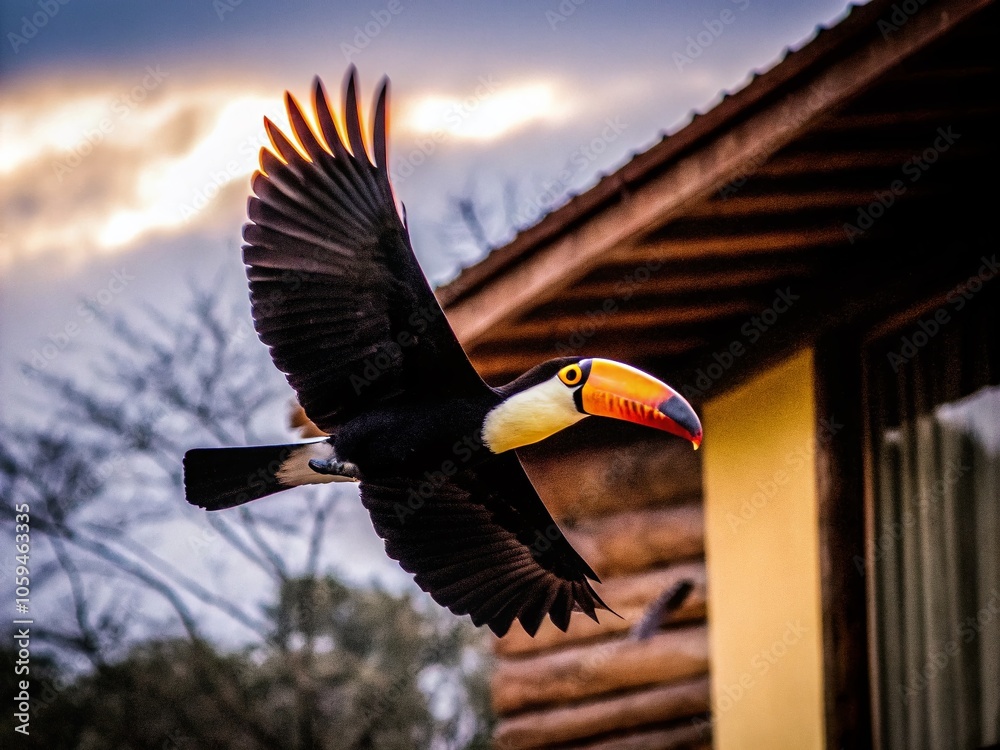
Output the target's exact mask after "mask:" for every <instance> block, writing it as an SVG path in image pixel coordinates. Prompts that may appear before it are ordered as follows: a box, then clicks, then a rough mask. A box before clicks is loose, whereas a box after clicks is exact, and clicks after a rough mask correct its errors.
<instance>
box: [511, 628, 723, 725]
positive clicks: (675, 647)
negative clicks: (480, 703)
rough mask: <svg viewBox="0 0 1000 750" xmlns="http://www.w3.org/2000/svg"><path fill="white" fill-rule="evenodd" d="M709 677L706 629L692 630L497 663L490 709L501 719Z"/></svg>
mask: <svg viewBox="0 0 1000 750" xmlns="http://www.w3.org/2000/svg"><path fill="white" fill-rule="evenodd" d="M707 673H708V629H707V627H706V626H705V625H692V626H688V627H682V628H676V629H674V630H669V631H666V632H663V633H658V634H656V635H654V636H653V637H652V638H649V639H648V640H644V641H632V640H628V639H615V640H609V641H604V642H601V643H597V644H593V645H588V646H577V647H573V648H566V649H561V650H559V651H554V652H551V653H547V654H542V655H540V656H536V657H532V658H527V659H516V660H509V659H500V660H498V663H497V667H496V669H495V670H494V673H493V680H492V686H493V687H492V690H493V708H494V709H495V710H496V712H497V714H499V715H501V716H504V715H507V714H512V713H515V712H519V711H525V710H528V709H531V708H538V707H541V706H557V705H560V704H566V703H571V702H573V701H579V700H584V699H587V698H595V697H597V696H599V695H602V694H605V693H612V692H617V691H620V690H630V689H635V688H640V687H643V686H646V685H657V684H661V683H664V682H675V681H678V680H684V679H688V678H691V677H698V676H700V675H704V674H707Z"/></svg>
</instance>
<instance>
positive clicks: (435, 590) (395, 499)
mask: <svg viewBox="0 0 1000 750" xmlns="http://www.w3.org/2000/svg"><path fill="white" fill-rule="evenodd" d="M442 477H443V475H442ZM361 501H362V502H363V503H364V506H365V508H367V509H368V512H369V513H370V514H371V517H372V523H373V524H374V526H375V531H376V532H377V533H378V535H379V536H380V537H382V538H383V539H384V540H385V549H386V552H387V553H388V555H389V557H391V558H393V559H394V560H398V561H399V564H400V565H401V566H402V567H403V569H404V570H406V571H407V572H409V573H413V574H414V580H416V582H417V585H419V586H420V588H422V589H423V590H424V591H426V592H428V593H429V594H430V595H431V596H432V597H433V598H434V600H435V601H437V602H438V603H439V604H441V605H442V606H445V607H447V608H448V609H450V610H451V611H452V612H454V613H455V614H457V615H466V614H467V615H470V616H471V617H472V621H473V623H475V624H476V625H477V626H478V625H483V624H486V625H489V627H490V629H491V630H492V631H493V632H494V633H496V634H497V635H498V636H502V635H503V634H504V633H506V632H507V630H508V629H509V628H510V626H511V623H513V621H514V620H515V618H516V619H518V620H520V621H521V625H522V626H524V629H525V630H526V631H527V632H528V633H530V634H531V635H534V634H535V632H536V631H537V630H538V627H539V625H540V624H541V622H542V620H543V619H544V617H545V615H546V614H548V615H549V616H550V617H551V618H552V622H553V623H555V625H556V627H558V628H560V629H561V630H566V628H567V627H568V626H569V618H570V613H571V612H573V611H574V610H578V611H582V612H585V613H586V614H587V615H589V616H590V617H592V618H593V619H594V620H597V616H596V614H595V610H596V609H608V607H607V606H606V605H605V604H604V602H602V601H601V599H600V597H599V596H598V595H597V593H596V592H595V591H594V590H593V588H591V586H590V582H589V581H588V580H587V579H588V578H590V579H593V580H595V581H596V580H598V578H597V575H596V574H595V573H594V571H593V570H591V569H590V566H588V565H587V563H586V562H585V561H584V560H583V558H582V557H580V555H579V554H578V553H577V552H576V550H574V549H573V547H572V546H570V543H569V542H568V541H567V540H566V538H565V537H564V536H563V534H562V531H560V529H559V527H558V526H557V525H556V522H555V521H554V520H553V519H552V516H551V515H549V512H548V511H547V510H546V509H545V506H544V505H543V504H542V501H541V499H540V498H539V497H538V493H537V492H536V491H535V488H534V487H533V486H532V484H531V481H530V480H529V479H528V475H527V474H525V473H524V468H523V467H522V466H521V462H520V460H518V458H517V455H516V454H515V453H514V452H513V451H510V452H508V453H504V454H501V455H499V456H497V457H496V458H492V459H490V460H489V461H488V462H487V463H485V464H483V465H482V466H478V467H476V468H475V469H469V470H466V471H462V472H459V473H458V474H456V475H454V476H452V477H451V478H449V479H447V480H444V479H442V481H440V482H438V483H435V484H432V483H431V482H430V481H426V479H425V480H424V481H422V480H420V479H389V480H383V479H378V480H372V481H367V480H366V481H363V482H362V483H361Z"/></svg>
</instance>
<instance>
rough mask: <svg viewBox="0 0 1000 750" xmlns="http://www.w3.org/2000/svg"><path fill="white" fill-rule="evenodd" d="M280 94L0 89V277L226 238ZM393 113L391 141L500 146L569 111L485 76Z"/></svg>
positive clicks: (129, 85) (149, 74) (238, 216)
mask: <svg viewBox="0 0 1000 750" xmlns="http://www.w3.org/2000/svg"><path fill="white" fill-rule="evenodd" d="M178 78H180V76H178ZM185 80H186V81H190V77H189V76H188V77H185ZM303 88H305V87H303ZM297 93H300V94H306V92H304V91H303V92H297ZM366 93H368V92H366ZM281 94H282V92H281V91H280V90H276V89H273V88H268V89H266V90H265V89H264V88H263V87H260V86H259V85H258V87H257V88H256V89H255V87H254V85H253V84H250V83H248V82H247V81H225V82H211V83H200V84H197V85H184V84H182V83H181V82H180V81H179V80H178V81H176V82H175V81H174V80H172V76H171V72H170V71H169V70H166V69H163V68H161V67H160V66H155V67H154V66H147V67H145V68H143V69H140V70H138V71H136V72H135V74H134V76H132V77H131V78H125V77H121V76H117V77H115V78H111V79H98V78H94V77H89V78H86V79H80V80H74V81H71V82H70V81H66V80H54V79H52V78H48V79H45V80H43V81H41V82H39V81H33V82H31V84H30V85H27V84H23V85H20V86H19V87H17V88H15V89H14V90H10V91H7V92H5V99H6V101H5V108H4V112H3V114H2V115H0V134H2V139H0V174H2V175H3V178H4V180H3V186H2V187H0V212H2V215H3V217H4V219H5V223H6V224H7V225H8V227H11V228H12V230H13V231H10V232H9V233H8V234H7V235H6V236H5V237H4V242H3V244H2V245H0V268H2V267H5V266H9V265H10V264H13V263H16V262H18V261H19V260H28V259H37V258H39V257H44V256H52V257H53V258H55V259H57V260H58V263H59V265H60V267H63V268H72V267H75V266H77V265H78V264H80V263H84V262H86V261H87V259H88V258H92V257H94V256H95V255H104V254H110V253H120V252H124V251H128V250H130V249H132V248H134V247H137V246H139V245H140V244H141V243H142V242H143V241H147V240H149V239H152V238H155V237H159V236H170V235H178V234H184V233H196V232H197V233H205V232H212V231H217V232H220V233H232V232H233V231H234V230H235V229H236V228H238V227H239V226H240V224H241V223H242V221H243V218H244V217H243V211H244V207H245V198H246V195H247V193H248V191H249V179H248V178H249V176H250V175H251V174H252V172H253V171H254V170H255V169H256V168H257V166H258V152H259V150H260V148H261V147H262V146H267V145H268V139H267V136H266V135H265V132H264V128H263V124H262V122H263V117H264V116H265V115H266V116H268V117H270V118H271V119H272V120H273V121H274V122H275V123H276V124H278V126H279V127H282V128H283V129H285V130H286V131H287V117H286V116H285V113H284V111H283V104H282V98H281ZM368 95H370V93H368ZM302 98H303V99H305V98H307V97H306V96H303V97H302ZM392 107H393V109H394V110H395V111H398V112H399V113H400V116H399V117H398V118H396V119H395V120H393V138H394V140H396V141H397V142H399V141H402V142H404V143H405V142H409V141H411V140H415V139H417V138H419V137H421V136H425V135H426V134H428V133H435V134H436V135H435V137H438V136H440V137H441V138H442V139H445V138H446V139H451V140H454V141H456V142H460V141H463V140H472V141H488V140H498V139H503V138H510V137H513V136H515V135H517V134H518V133H520V132H521V131H523V130H524V128H525V127H527V126H528V125H530V124H532V123H536V124H537V123H546V124H548V125H551V126H555V125H558V124H559V123H560V122H564V121H566V119H567V118H568V117H569V116H570V115H571V114H572V113H574V112H576V111H578V110H579V109H580V106H579V98H577V97H574V96H572V95H571V92H570V91H569V90H568V89H567V88H566V87H565V86H560V85H558V84H556V83H555V82H551V81H538V80H535V81H516V80H511V81H502V82H501V81H497V80H495V79H494V78H492V77H483V78H481V79H480V80H478V81H476V82H475V85H474V86H473V87H472V88H470V89H469V90H468V91H454V92H451V91H448V92H445V93H431V92H427V91H426V90H424V91H412V92H409V95H408V96H407V97H405V98H402V99H401V100H400V101H394V102H393V104H392Z"/></svg>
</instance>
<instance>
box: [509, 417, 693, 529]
mask: <svg viewBox="0 0 1000 750" xmlns="http://www.w3.org/2000/svg"><path fill="white" fill-rule="evenodd" d="M552 447H553V448H556V447H558V448H563V447H565V444H562V445H558V446H557V445H553V446H552ZM520 454H521V455H522V457H523V459H524V465H525V469H526V470H527V472H528V476H529V477H531V482H532V484H534V485H535V488H536V489H537V490H538V494H539V495H540V496H541V498H542V500H544V501H545V507H547V508H548V509H549V512H550V513H552V515H553V517H554V518H555V519H556V520H559V521H562V520H565V519H581V518H588V517H595V516H607V515H609V514H613V513H617V512H620V511H622V510H631V509H639V508H647V507H652V506H658V505H670V504H676V503H678V502H682V501H689V500H692V499H698V498H700V497H701V454H700V453H698V452H696V451H693V450H691V445H690V444H689V443H688V442H686V441H684V440H676V439H672V438H670V437H667V438H664V436H662V435H657V436H656V438H654V439H644V440H642V441H639V442H635V443H629V444H627V445H622V446H615V447H610V446H604V447H600V448H584V449H581V450H573V451H558V452H557V451H554V450H546V449H545V448H542V449H540V450H535V451H521V452H520Z"/></svg>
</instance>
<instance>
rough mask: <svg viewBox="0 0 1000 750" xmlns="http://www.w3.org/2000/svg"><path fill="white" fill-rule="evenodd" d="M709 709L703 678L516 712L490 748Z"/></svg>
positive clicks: (564, 738)
mask: <svg viewBox="0 0 1000 750" xmlns="http://www.w3.org/2000/svg"><path fill="white" fill-rule="evenodd" d="M708 710H709V696H708V676H707V675H706V676H703V677H696V678H694V679H691V680H684V681H682V682H675V683H672V684H668V685H658V686H656V687H652V688H648V689H645V690H639V691H635V692H630V693H626V694H624V695H616V696H615V697H613V698H605V699H603V700H596V701H589V702H587V703H581V704H580V705H576V706H569V707H565V708H556V709H552V710H548V711H546V710H538V711H530V712H528V713H523V714H519V715H517V716H515V717H513V718H510V719H504V720H502V721H501V722H500V723H499V725H498V726H497V728H496V730H495V732H494V734H493V738H494V741H495V743H496V745H495V747H497V748H502V750H531V749H532V748H540V747H551V746H552V745H557V744H559V743H564V742H573V741H580V740H583V739H586V738H588V737H594V736H595V735H600V734H607V733H610V732H622V731H627V730H630V729H635V728H637V727H641V726H643V725H648V724H654V723H658V722H668V721H674V720H677V719H683V718H686V717H691V716H697V715H699V714H703V713H705V712H706V711H708ZM702 739H704V738H702ZM657 747H663V745H658V746H657Z"/></svg>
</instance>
